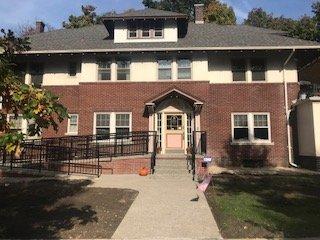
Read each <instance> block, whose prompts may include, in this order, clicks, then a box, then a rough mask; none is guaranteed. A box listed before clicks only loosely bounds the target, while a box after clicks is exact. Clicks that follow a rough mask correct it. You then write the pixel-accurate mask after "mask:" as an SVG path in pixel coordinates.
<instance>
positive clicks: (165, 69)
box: [158, 60, 172, 80]
mask: <svg viewBox="0 0 320 240" xmlns="http://www.w3.org/2000/svg"><path fill="white" fill-rule="evenodd" d="M171 73H172V61H171V60H158V79H159V80H169V79H171Z"/></svg>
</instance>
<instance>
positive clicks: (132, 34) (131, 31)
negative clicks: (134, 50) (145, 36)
mask: <svg viewBox="0 0 320 240" xmlns="http://www.w3.org/2000/svg"><path fill="white" fill-rule="evenodd" d="M128 38H138V29H137V26H136V24H134V23H132V24H129V26H128Z"/></svg>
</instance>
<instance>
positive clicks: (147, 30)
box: [142, 22, 151, 38]
mask: <svg viewBox="0 0 320 240" xmlns="http://www.w3.org/2000/svg"><path fill="white" fill-rule="evenodd" d="M142 37H143V38H150V37H151V27H150V24H149V23H148V22H145V23H143V26H142Z"/></svg>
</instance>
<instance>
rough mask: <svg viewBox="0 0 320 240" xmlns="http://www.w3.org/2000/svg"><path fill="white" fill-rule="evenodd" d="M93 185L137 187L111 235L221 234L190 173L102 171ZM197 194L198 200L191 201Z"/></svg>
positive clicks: (204, 236) (199, 236)
mask: <svg viewBox="0 0 320 240" xmlns="http://www.w3.org/2000/svg"><path fill="white" fill-rule="evenodd" d="M92 186H93V187H114V188H129V189H135V190H138V191H139V195H138V197H137V199H136V200H135V201H134V203H133V204H132V206H131V208H130V209H129V211H128V212H127V214H126V216H125V218H124V219H123V220H122V222H121V224H120V225H119V227H118V229H117V230H116V232H115V233H114V235H113V237H112V238H114V239H164V238H176V239H183V238H188V239H220V238H221V236H220V233H219V230H218V227H217V224H216V222H215V220H214V218H213V216H212V214H211V211H210V208H209V206H208V204H207V201H206V199H205V197H204V195H203V194H202V193H199V192H198V191H197V190H196V185H195V182H193V181H192V179H191V176H189V175H187V176H181V177H177V176H166V177H161V176H148V177H140V176H137V175H103V176H101V177H100V178H99V179H95V180H94V184H93V185H92ZM197 194H199V199H198V201H191V200H192V199H194V198H196V197H197Z"/></svg>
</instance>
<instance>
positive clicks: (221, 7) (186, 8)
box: [142, 0, 236, 24]
mask: <svg viewBox="0 0 320 240" xmlns="http://www.w3.org/2000/svg"><path fill="white" fill-rule="evenodd" d="M142 3H143V4H144V6H145V7H148V8H156V9H160V10H166V11H173V12H179V13H184V14H186V15H187V16H188V17H189V20H190V21H192V20H194V4H196V3H204V5H205V10H204V18H205V20H206V21H208V22H216V23H218V24H235V23H236V16H235V13H234V11H233V9H232V8H231V7H228V5H227V4H223V3H221V2H220V1H219V0H161V1H157V0H143V1H142Z"/></svg>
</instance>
